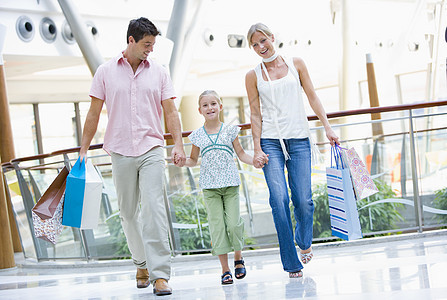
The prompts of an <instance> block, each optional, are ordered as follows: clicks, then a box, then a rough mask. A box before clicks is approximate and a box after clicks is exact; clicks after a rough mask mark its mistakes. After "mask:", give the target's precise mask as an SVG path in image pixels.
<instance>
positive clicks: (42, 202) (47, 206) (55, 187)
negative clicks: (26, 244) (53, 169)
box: [32, 167, 68, 220]
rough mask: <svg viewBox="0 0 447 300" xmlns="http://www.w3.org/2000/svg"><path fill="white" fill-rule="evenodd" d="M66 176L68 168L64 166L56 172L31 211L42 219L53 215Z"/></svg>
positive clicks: (61, 193) (63, 187) (62, 191)
mask: <svg viewBox="0 0 447 300" xmlns="http://www.w3.org/2000/svg"><path fill="white" fill-rule="evenodd" d="M67 176H68V169H67V168H66V167H64V168H63V169H62V170H61V171H60V172H59V174H57V176H56V178H55V179H54V181H53V182H52V183H51V184H50V186H49V187H48V188H47V190H46V191H45V193H44V194H43V195H42V197H40V199H39V201H37V203H36V205H34V207H33V209H32V211H33V212H34V213H35V214H36V215H38V216H39V217H40V218H41V219H42V220H45V219H49V218H51V217H53V215H54V212H55V211H56V209H57V207H58V205H59V202H60V201H61V199H62V196H63V194H64V192H65V182H66V179H67Z"/></svg>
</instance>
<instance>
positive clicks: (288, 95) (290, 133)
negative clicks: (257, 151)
mask: <svg viewBox="0 0 447 300" xmlns="http://www.w3.org/2000/svg"><path fill="white" fill-rule="evenodd" d="M284 61H285V62H286V64H287V66H288V72H287V75H286V76H284V77H283V78H280V79H276V80H272V81H271V83H272V87H273V92H274V94H275V101H276V102H275V103H273V99H271V98H272V97H271V92H270V84H269V82H268V80H264V79H263V78H262V69H261V64H259V65H258V66H256V68H255V73H256V78H257V88H258V93H259V98H260V100H261V101H260V103H261V114H262V132H261V138H270V139H278V138H280V137H281V138H283V139H292V138H306V137H308V136H309V124H308V121H307V116H306V112H305V110H304V103H303V95H302V87H301V84H300V82H299V80H297V78H299V74H298V72H297V70H296V68H295V67H294V64H293V60H292V59H286V58H284ZM291 72H295V75H296V76H294V74H292V73H291ZM275 113H276V114H277V120H278V125H279V131H280V136H278V130H277V129H276V127H275V116H274V114H275Z"/></svg>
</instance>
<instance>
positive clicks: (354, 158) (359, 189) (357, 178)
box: [341, 147, 379, 201]
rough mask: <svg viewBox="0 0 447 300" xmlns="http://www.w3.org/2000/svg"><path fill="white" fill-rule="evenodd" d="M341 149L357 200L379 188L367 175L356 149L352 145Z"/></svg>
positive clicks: (372, 193) (375, 191)
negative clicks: (349, 147)
mask: <svg viewBox="0 0 447 300" xmlns="http://www.w3.org/2000/svg"><path fill="white" fill-rule="evenodd" d="M341 149H342V151H341V153H342V154H343V158H344V160H345V161H346V163H347V164H348V166H349V171H350V173H351V179H352V185H353V186H354V191H355V195H356V198H357V201H359V200H360V199H363V198H366V197H369V196H371V195H374V194H375V193H377V192H378V191H379V190H378V189H377V187H376V185H375V184H374V181H373V180H372V178H371V176H370V175H369V172H368V170H367V169H366V166H365V164H364V163H363V161H362V160H361V159H360V156H359V155H358V154H357V151H355V149H354V147H352V148H351V149H344V148H341Z"/></svg>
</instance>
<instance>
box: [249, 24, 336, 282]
mask: <svg viewBox="0 0 447 300" xmlns="http://www.w3.org/2000/svg"><path fill="white" fill-rule="evenodd" d="M247 41H248V43H249V45H250V47H251V48H253V50H254V51H255V52H256V54H258V55H259V56H260V57H261V58H262V62H261V64H259V65H258V66H256V68H255V69H253V70H250V71H249V72H248V73H247V75H246V77H245V86H246V89H247V95H248V99H249V103H250V111H251V125H252V135H253V144H254V156H253V158H254V160H253V162H254V166H255V167H257V168H263V171H264V176H265V179H266V182H267V185H268V188H269V193H270V198H269V202H270V206H271V208H272V214H273V219H274V222H275V227H276V232H277V234H278V240H279V248H280V254H281V261H282V264H283V268H284V270H285V271H286V272H289V277H290V278H296V277H302V276H303V272H302V271H301V270H302V268H303V265H302V264H301V262H300V260H299V259H298V254H297V251H296V248H295V243H294V238H293V228H292V221H291V218H290V210H289V202H290V199H289V193H288V187H289V188H290V190H291V194H292V197H291V198H292V202H293V205H294V215H295V219H296V222H297V224H296V228H295V241H296V243H297V245H298V247H299V248H300V258H301V261H302V263H304V264H306V263H308V262H309V261H310V260H311V259H312V256H313V254H312V248H311V245H312V225H313V212H314V205H313V201H312V191H311V156H312V155H311V144H310V140H309V137H310V131H309V125H308V121H307V117H306V114H305V111H304V103H303V97H302V93H301V89H303V90H304V92H305V93H306V95H307V98H308V100H309V103H310V106H311V107H312V109H313V111H314V112H315V114H316V115H317V116H318V118H319V119H320V121H321V123H322V124H323V126H324V128H325V131H326V136H327V138H328V140H329V141H330V143H331V145H334V144H335V143H337V144H339V141H338V137H337V135H336V134H335V133H334V131H333V130H332V128H331V126H330V125H329V122H328V120H327V117H326V113H325V111H324V108H323V106H322V104H321V102H320V99H319V98H318V96H317V95H316V93H315V90H314V87H313V85H312V81H311V79H310V77H309V73H308V71H307V68H306V65H305V64H304V61H303V60H302V59H301V58H296V57H294V58H291V59H287V58H284V57H281V56H279V55H278V54H277V52H276V51H275V47H274V41H275V37H274V35H273V34H272V32H271V31H270V29H269V28H268V27H267V26H266V25H264V24H262V23H257V24H254V25H252V26H251V27H250V29H249V31H248V34H247ZM261 104H262V106H261ZM261 107H262V108H261ZM284 166H285V167H286V168H287V171H288V186H287V182H286V178H285V175H284Z"/></svg>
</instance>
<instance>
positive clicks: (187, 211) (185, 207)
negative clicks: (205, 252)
mask: <svg viewBox="0 0 447 300" xmlns="http://www.w3.org/2000/svg"><path fill="white" fill-rule="evenodd" d="M172 203H173V204H174V209H175V218H176V223H179V224H197V225H198V226H199V225H200V224H199V219H200V223H201V224H204V223H207V222H208V217H207V213H206V208H205V205H204V202H203V196H202V194H201V193H197V194H186V195H182V194H175V195H173V196H172ZM198 226H197V228H194V229H179V232H180V245H181V246H180V247H181V249H182V250H196V249H208V248H211V238H210V233H209V229H208V226H205V227H203V226H202V227H201V230H200V228H199V227H198Z"/></svg>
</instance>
